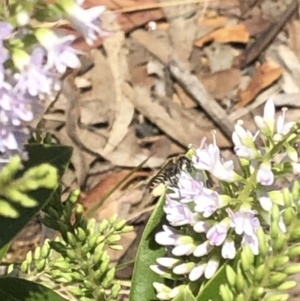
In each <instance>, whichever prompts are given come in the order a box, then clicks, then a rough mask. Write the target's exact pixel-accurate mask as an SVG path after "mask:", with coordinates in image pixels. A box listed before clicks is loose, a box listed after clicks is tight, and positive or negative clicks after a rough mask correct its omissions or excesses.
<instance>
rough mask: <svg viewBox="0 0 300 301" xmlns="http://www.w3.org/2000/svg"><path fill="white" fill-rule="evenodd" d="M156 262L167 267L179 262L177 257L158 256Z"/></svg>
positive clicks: (170, 267) (169, 267)
mask: <svg viewBox="0 0 300 301" xmlns="http://www.w3.org/2000/svg"><path fill="white" fill-rule="evenodd" d="M156 262H157V263H158V264H159V265H161V266H163V267H165V268H168V269H173V267H174V266H175V265H176V264H178V263H179V262H180V260H179V259H177V258H173V257H159V258H157V259H156Z"/></svg>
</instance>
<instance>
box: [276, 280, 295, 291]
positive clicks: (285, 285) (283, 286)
mask: <svg viewBox="0 0 300 301" xmlns="http://www.w3.org/2000/svg"><path fill="white" fill-rule="evenodd" d="M296 285H297V282H296V281H294V280H289V281H286V282H284V283H282V284H281V285H279V286H277V287H276V289H277V290H279V291H285V290H289V289H291V288H293V287H295V286H296Z"/></svg>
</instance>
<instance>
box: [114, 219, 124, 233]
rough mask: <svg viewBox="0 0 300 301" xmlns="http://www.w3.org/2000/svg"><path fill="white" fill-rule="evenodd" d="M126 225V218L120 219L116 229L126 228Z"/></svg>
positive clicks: (115, 226)
mask: <svg viewBox="0 0 300 301" xmlns="http://www.w3.org/2000/svg"><path fill="white" fill-rule="evenodd" d="M125 225H126V220H125V219H123V220H120V221H118V222H117V223H116V224H115V225H114V228H115V230H116V231H121V230H122V229H123V228H124V226H125Z"/></svg>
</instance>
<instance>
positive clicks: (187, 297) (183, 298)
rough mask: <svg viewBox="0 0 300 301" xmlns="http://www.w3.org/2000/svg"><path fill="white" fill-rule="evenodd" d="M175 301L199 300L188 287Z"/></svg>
mask: <svg viewBox="0 0 300 301" xmlns="http://www.w3.org/2000/svg"><path fill="white" fill-rule="evenodd" d="M173 301H197V299H196V298H195V297H194V296H193V294H192V293H191V291H190V290H189V289H188V288H187V287H186V288H185V289H184V291H183V292H180V294H179V295H178V296H176V297H175V298H174V299H173Z"/></svg>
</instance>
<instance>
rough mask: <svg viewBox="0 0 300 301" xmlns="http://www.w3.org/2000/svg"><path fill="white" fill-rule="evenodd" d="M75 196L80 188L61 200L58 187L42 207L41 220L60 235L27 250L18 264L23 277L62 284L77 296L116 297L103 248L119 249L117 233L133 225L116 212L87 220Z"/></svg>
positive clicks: (84, 300) (56, 285)
mask: <svg viewBox="0 0 300 301" xmlns="http://www.w3.org/2000/svg"><path fill="white" fill-rule="evenodd" d="M78 196H79V191H74V192H73V193H72V194H71V195H70V196H69V198H68V200H67V201H66V202H64V203H62V202H61V199H60V197H61V191H60V190H59V189H58V190H57V191H56V193H55V194H54V195H53V197H52V200H51V202H49V203H48V205H47V206H46V207H45V208H44V209H43V210H44V213H45V218H44V219H43V223H44V224H45V225H46V226H48V227H49V228H51V229H54V230H57V231H58V232H59V233H60V237H57V238H56V239H55V240H54V241H49V240H47V241H45V243H44V245H43V246H42V247H38V248H37V249H36V250H35V251H34V252H33V253H32V252H29V253H28V254H27V256H26V260H25V261H24V262H23V263H22V265H21V271H22V272H23V273H25V274H26V275H25V274H24V275H23V277H26V278H27V279H31V280H33V279H34V280H35V281H37V282H39V283H42V284H44V285H46V286H48V287H51V288H52V289H58V288H60V287H61V286H64V287H65V289H66V291H68V294H69V295H73V296H74V297H75V298H76V300H82V301H87V300H90V301H94V300H99V301H100V300H108V298H109V300H116V299H117V296H118V294H119V291H120V289H121V286H120V285H119V283H117V282H115V279H114V278H115V269H114V268H111V267H110V258H109V255H108V253H107V251H106V248H107V247H109V248H112V249H120V247H121V246H119V245H118V244H117V241H118V240H119V239H120V234H122V233H125V232H127V231H131V230H132V228H131V227H127V226H126V225H125V221H117V216H116V215H115V216H112V217H111V218H110V219H109V220H103V221H101V223H100V224H98V225H97V224H96V222H95V220H94V219H91V220H89V221H88V220H87V219H86V218H85V217H84V216H83V207H82V205H80V204H77V203H76V201H77V199H78ZM109 291H110V292H109Z"/></svg>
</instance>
